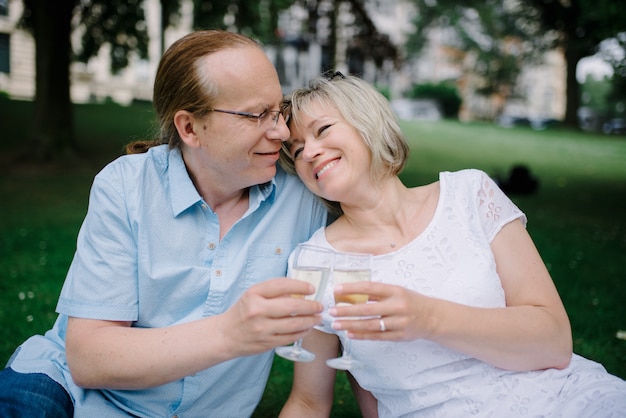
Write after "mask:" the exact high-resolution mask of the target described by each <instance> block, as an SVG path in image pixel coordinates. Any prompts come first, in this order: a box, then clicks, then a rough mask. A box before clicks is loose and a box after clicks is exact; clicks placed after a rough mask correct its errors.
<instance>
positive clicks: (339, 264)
mask: <svg viewBox="0 0 626 418" xmlns="http://www.w3.org/2000/svg"><path fill="white" fill-rule="evenodd" d="M371 278H372V255H371V254H358V253H336V254H335V262H334V267H333V282H334V284H335V285H338V284H343V283H356V282H364V281H370V280H371ZM334 297H335V305H336V306H342V305H344V306H345V305H354V304H357V303H366V302H367V300H368V295H366V294H348V295H339V294H336V293H335V295H334ZM341 319H344V320H346V319H350V320H359V319H360V318H358V317H342V318H341ZM351 350H352V341H351V340H350V338H349V337H348V336H347V334H346V338H345V344H344V347H343V354H342V355H341V357H337V358H333V359H330V360H327V361H326V364H327V365H329V366H330V367H333V368H335V369H340V370H351V369H358V368H361V367H363V363H361V362H360V361H358V360H355V359H354V358H353V357H352V352H351Z"/></svg>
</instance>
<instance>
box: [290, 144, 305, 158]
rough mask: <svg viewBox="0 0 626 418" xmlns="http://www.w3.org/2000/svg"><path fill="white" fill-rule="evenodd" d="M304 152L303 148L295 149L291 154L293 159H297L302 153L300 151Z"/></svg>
mask: <svg viewBox="0 0 626 418" xmlns="http://www.w3.org/2000/svg"><path fill="white" fill-rule="evenodd" d="M303 150H304V148H302V147H300V148H296V149H295V150H294V152H293V159H294V160H295V159H297V158H298V157H299V156H300V154H301V153H302V151H303Z"/></svg>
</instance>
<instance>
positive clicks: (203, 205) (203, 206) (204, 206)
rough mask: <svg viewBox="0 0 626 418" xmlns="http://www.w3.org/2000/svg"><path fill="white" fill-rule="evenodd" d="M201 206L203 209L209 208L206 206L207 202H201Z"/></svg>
mask: <svg viewBox="0 0 626 418" xmlns="http://www.w3.org/2000/svg"><path fill="white" fill-rule="evenodd" d="M201 207H202V209H204V210H207V209H208V208H209V207H208V206H207V204H206V203H203V204H202V205H201Z"/></svg>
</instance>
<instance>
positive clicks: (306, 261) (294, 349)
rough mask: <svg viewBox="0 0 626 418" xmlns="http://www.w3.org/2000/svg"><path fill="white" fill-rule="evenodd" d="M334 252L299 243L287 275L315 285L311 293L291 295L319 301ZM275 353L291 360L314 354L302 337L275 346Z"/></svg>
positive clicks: (308, 357)
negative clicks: (291, 342) (306, 347)
mask: <svg viewBox="0 0 626 418" xmlns="http://www.w3.org/2000/svg"><path fill="white" fill-rule="evenodd" d="M333 258H334V253H333V252H332V251H330V250H327V249H325V248H321V247H316V246H313V245H308V244H299V245H298V246H297V247H296V250H295V252H294V255H293V262H292V265H291V269H290V272H289V276H290V277H291V278H293V279H296V280H302V281H305V282H308V283H310V284H311V285H313V286H314V287H315V292H314V293H313V294H311V295H292V296H294V297H303V298H305V299H311V300H316V301H319V300H320V299H321V298H322V295H323V294H324V290H325V289H326V284H327V282H328V276H329V274H330V271H331V269H332V266H333ZM275 352H276V354H278V355H279V356H281V357H283V358H286V359H288V360H292V361H312V360H313V359H315V355H314V354H313V353H311V352H310V351H307V350H305V349H304V348H302V339H299V340H297V341H296V342H295V343H294V344H293V345H292V346H288V347H277V348H276V349H275Z"/></svg>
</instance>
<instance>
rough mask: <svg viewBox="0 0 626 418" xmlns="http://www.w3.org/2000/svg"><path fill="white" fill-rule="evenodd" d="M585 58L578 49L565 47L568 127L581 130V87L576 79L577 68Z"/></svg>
mask: <svg viewBox="0 0 626 418" xmlns="http://www.w3.org/2000/svg"><path fill="white" fill-rule="evenodd" d="M582 58H583V54H580V53H579V52H578V51H577V50H576V48H573V47H569V46H566V47H565V65H566V66H567V70H566V88H567V92H566V104H565V120H564V123H565V125H566V126H569V127H572V128H579V121H578V108H579V107H580V85H579V84H578V79H577V78H576V66H577V65H578V62H579V61H580V60H581V59H582Z"/></svg>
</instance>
